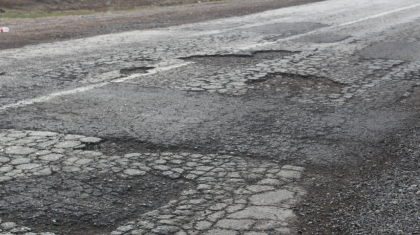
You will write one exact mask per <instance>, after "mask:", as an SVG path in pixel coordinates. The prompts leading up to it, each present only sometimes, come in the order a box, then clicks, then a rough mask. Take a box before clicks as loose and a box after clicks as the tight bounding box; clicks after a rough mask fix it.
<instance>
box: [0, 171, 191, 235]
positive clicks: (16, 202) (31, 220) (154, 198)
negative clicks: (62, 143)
mask: <svg viewBox="0 0 420 235" xmlns="http://www.w3.org/2000/svg"><path fill="white" fill-rule="evenodd" d="M97 173H98V172H97ZM0 188H1V194H0V195H1V197H0V198H1V200H0V216H1V218H3V219H7V220H9V221H15V222H17V223H19V224H23V225H24V226H28V227H30V228H32V229H33V231H40V232H42V231H53V232H59V234H80V231H86V233H85V234H94V233H104V232H109V231H112V230H113V229H115V228H116V227H117V226H118V225H121V224H123V223H124V222H127V220H130V219H132V218H133V217H137V216H138V215H141V214H143V213H145V212H148V211H151V210H154V209H156V208H158V207H160V206H162V205H165V204H167V203H168V202H169V201H170V200H171V199H175V198H178V197H179V195H180V192H181V191H182V190H183V189H185V188H186V186H185V184H182V183H176V182H174V181H172V180H169V179H166V178H163V177H158V176H153V175H146V176H136V177H131V178H121V177H119V175H118V174H112V173H106V174H95V173H94V172H91V173H90V174H86V173H85V174H81V173H57V174H53V175H50V176H45V177H37V178H31V179H20V180H15V181H10V182H7V183H3V184H2V185H1V186H0ZM63 231H66V232H63Z"/></svg>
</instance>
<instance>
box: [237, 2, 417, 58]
mask: <svg viewBox="0 0 420 235" xmlns="http://www.w3.org/2000/svg"><path fill="white" fill-rule="evenodd" d="M419 6H420V3H419V4H414V5H410V6H406V7H401V8H398V9H395V10H392V11H386V12H382V13H379V14H376V15H372V16H367V17H364V18H361V19H358V20H352V21H348V22H345V23H342V24H337V25H332V26H329V27H325V28H320V29H315V30H312V31H309V32H306V33H302V34H297V35H293V36H290V37H286V38H281V39H278V40H276V41H274V42H264V43H259V44H255V45H252V46H246V47H241V48H239V50H249V49H252V48H255V47H260V46H266V45H270V44H275V43H279V42H284V41H289V40H294V39H298V38H301V37H305V36H309V35H312V34H317V33H320V32H324V31H328V30H331V29H335V28H339V27H344V26H347V25H352V24H356V23H360V22H363V21H367V20H371V19H375V18H379V17H381V16H385V15H389V14H392V13H395V12H400V11H404V10H409V9H412V8H416V7H419Z"/></svg>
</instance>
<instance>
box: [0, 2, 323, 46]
mask: <svg viewBox="0 0 420 235" xmlns="http://www.w3.org/2000/svg"><path fill="white" fill-rule="evenodd" d="M318 1H320V0H280V1H279V0H240V1H228V2H207V3H204V2H203V3H201V4H195V5H187V6H172V7H164V8H158V9H148V10H139V11H133V12H106V13H98V14H92V15H72V16H60V17H41V18H0V25H1V26H7V27H9V28H10V32H9V33H3V34H0V39H1V44H0V50H4V49H9V48H19V47H23V46H26V45H33V44H39V43H48V42H55V41H64V40H69V39H77V38H84V37H90V36H96V35H102V34H109V33H119V32H124V31H131V30H142V29H152V28H161V27H168V26H175V25H181V24H186V23H194V22H201V21H207V20H212V19H218V18H225V17H232V16H241V15H246V14H252V13H257V12H261V11H266V10H271V9H277V8H283V7H289V6H294V5H300V4H307V3H311V2H318ZM0 7H1V5H0ZM37 7H40V6H37ZM56 10H57V9H56Z"/></svg>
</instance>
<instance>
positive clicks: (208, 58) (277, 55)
mask: <svg viewBox="0 0 420 235" xmlns="http://www.w3.org/2000/svg"><path fill="white" fill-rule="evenodd" d="M296 53H298V52H293V51H283V50H271V51H256V52H253V53H250V54H224V55H197V56H190V57H184V58H180V59H183V60H186V61H193V62H196V63H199V64H203V65H209V66H217V67H235V66H249V65H253V64H254V65H255V64H257V63H260V62H261V60H275V59H281V58H283V57H285V56H290V55H293V54H296Z"/></svg>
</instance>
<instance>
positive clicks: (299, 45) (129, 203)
mask: <svg viewBox="0 0 420 235" xmlns="http://www.w3.org/2000/svg"><path fill="white" fill-rule="evenodd" d="M192 9H193V8H192ZM419 9H420V4H419V3H418V1H416V0H401V1H397V2H395V1H389V0H373V1H364V0H354V1H352V2H351V3H348V2H343V1H339V0H330V1H324V2H317V3H312V4H307V5H301V6H295V7H289V8H283V9H277V10H271V11H266V12H261V13H256V14H252V15H247V16H241V17H232V18H225V19H218V20H212V21H207V22H201V23H194V24H185V25H179V26H173V27H169V28H162V29H154V30H143V31H130V32H125V33H118V34H109V35H102V36H96V37H90V38H84V39H78V40H68V41H62V42H55V43H50V44H40V45H32V46H26V47H23V48H18V49H9V50H3V51H0V56H1V58H2V59H1V71H0V74H1V75H0V84H1V88H0V90H1V93H0V117H1V119H0V126H1V132H0V162H1V168H0V174H1V177H0V179H1V181H2V185H1V186H0V187H1V189H2V190H1V198H0V219H1V220H2V223H1V226H2V227H1V229H2V233H3V234H27V235H29V234H51V233H55V234H80V231H88V233H89V234H113V235H116V234H188V235H189V234H240V235H257V234H258V235H260V234H261V235H262V234H297V233H303V234H315V233H319V232H321V233H322V234H375V233H376V234H378V233H379V232H378V231H381V233H383V234H397V233H400V231H404V232H407V233H410V232H415V231H418V230H417V227H416V224H419V222H420V221H419V218H420V217H419V216H418V214H415V213H416V212H413V211H412V210H411V208H413V207H415V206H416V205H417V204H416V203H418V201H419V200H420V193H418V194H416V193H415V192H416V191H415V190H414V189H416V188H417V185H419V184H420V182H418V180H417V179H415V177H414V178H413V177H412V179H411V178H410V179H409V177H408V175H416V174H415V173H416V172H418V171H417V168H416V167H418V166H420V165H418V164H417V163H413V164H411V167H412V168H407V167H406V168H404V170H402V171H403V172H404V174H405V175H406V176H407V177H405V178H404V177H397V176H396V177H393V178H391V179H389V178H387V177H383V178H386V179H388V181H387V184H389V185H394V188H393V190H396V192H398V193H395V194H391V193H389V192H388V191H387V190H386V189H385V188H381V187H378V188H376V189H377V191H375V190H376V189H375V188H367V189H366V188H364V189H363V190H361V188H363V185H369V186H370V185H371V184H368V183H365V182H374V181H375V180H374V179H376V178H375V177H377V176H381V175H383V174H385V173H384V172H387V171H388V170H389V171H392V170H393V167H396V164H394V165H393V164H391V163H390V161H391V160H393V161H394V160H396V159H397V160H398V159H402V158H403V157H405V156H408V155H410V154H411V155H412V154H413V153H417V152H418V146H420V145H419V144H416V143H415V142H416V141H417V139H416V138H412V136H416V131H418V130H417V129H416V127H418V126H419V124H420V123H419V121H418V120H419V119H418V107H419V106H418V102H419V101H420V95H419V94H420V93H419V89H418V87H419V85H420V83H419V82H420V80H419V79H420V57H419V55H420V17H419V15H418V11H419ZM407 130H409V131H407ZM408 133H411V134H408ZM407 143H410V147H407V146H408V144H407ZM416 146H417V147H416ZM404 148H406V150H407V154H403V153H402V152H403V151H402V150H401V149H404ZM382 159H388V160H389V159H391V160H389V161H388V160H382ZM363 167H370V168H369V169H372V171H371V172H368V173H364V174H362V173H360V175H357V173H355V172H357V171H358V170H360V169H362V168H363ZM363 169H365V168H363ZM360 172H362V171H361V170H360ZM396 172H397V170H396ZM370 173H372V174H373V173H374V174H377V175H375V176H371V175H369V174H370ZM357 177H359V178H357ZM363 177H371V178H369V179H364V178H363ZM372 177H373V178H372ZM328 180H329V181H328ZM369 180H371V181H369ZM394 181H398V182H394ZM325 182H327V183H325ZM360 182H361V183H360ZM392 182H393V183H392ZM407 182H411V183H410V185H406V184H408V183H407ZM320 185H327V186H326V187H325V188H324V190H325V191H323V190H319V191H318V189H319V187H320ZM406 186H407V187H406ZM406 188H410V190H409V191H410V197H408V198H410V200H405V201H404V200H402V199H401V200H400V201H399V202H400V203H402V202H404V203H405V204H404V207H399V208H398V209H395V208H394V206H396V205H397V204H398V203H397V204H395V203H392V205H391V204H389V203H388V204H387V203H386V202H388V201H389V199H388V198H389V197H391V196H390V195H392V197H394V196H395V195H396V196H395V197H397V196H398V195H401V194H403V192H405V191H406V190H407V189H406ZM347 190H350V191H351V193H353V194H355V195H356V196H354V197H347V196H346V195H347V194H345V193H344V192H345V191H347ZM369 190H372V191H375V193H378V194H379V195H381V196H379V198H375V199H373V198H369V197H368V196H361V195H366V192H369ZM380 190H384V191H380ZM353 194H352V195H353ZM346 200H347V201H346ZM337 201H340V202H342V204H340V205H336V204H334V203H336V202H337ZM392 201H394V200H392ZM379 202H380V207H381V208H380V209H377V210H376V209H375V210H374V209H372V208H373V206H372V208H371V207H368V206H367V205H376V206H378V205H379V204H378V203H379ZM397 202H398V201H397ZM345 203H347V204H349V203H350V204H349V205H351V206H349V207H346V208H344V209H343V208H342V207H340V206H342V205H343V204H345ZM377 204H378V205H377ZM320 205H322V206H320ZM336 206H337V207H336ZM387 206H388V207H389V210H387ZM306 207H308V208H309V209H305V208H306ZM365 210H367V211H365ZM323 211H327V212H326V213H325V214H326V216H323V215H325V214H322V213H323ZM376 211H378V212H376ZM383 211H389V213H383V214H381V216H382V217H380V218H381V219H377V220H375V222H369V223H362V222H360V221H361V220H362V219H365V218H367V217H369V216H370V215H375V216H374V217H375V218H379V217H378V216H376V214H374V213H381V212H383ZM391 211H392V213H391ZM321 212H322V213H321ZM320 213H321V214H320ZM408 215H410V216H408ZM401 218H404V219H401ZM343 221H344V222H343ZM389 224H392V225H393V226H388V225H389ZM308 226H309V227H308ZM317 228H319V230H316V229H317ZM311 229H315V230H314V232H313V231H310V230H311Z"/></svg>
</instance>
